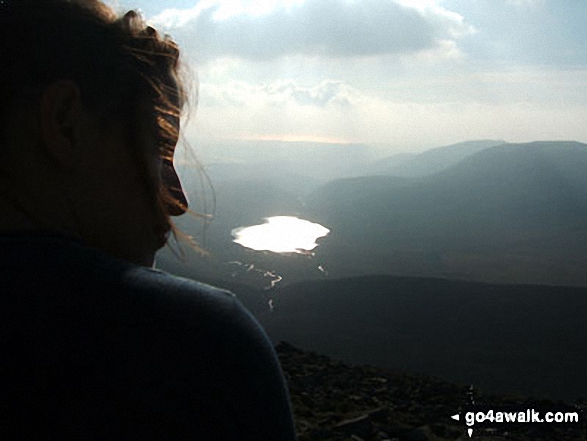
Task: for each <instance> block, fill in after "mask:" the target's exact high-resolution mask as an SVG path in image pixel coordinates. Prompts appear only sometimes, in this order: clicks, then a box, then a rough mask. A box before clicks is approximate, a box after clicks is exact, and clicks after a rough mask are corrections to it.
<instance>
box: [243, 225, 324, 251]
mask: <svg viewBox="0 0 587 441" xmlns="http://www.w3.org/2000/svg"><path fill="white" fill-rule="evenodd" d="M265 220H266V222H265V223H264V224H262V225H253V226H250V227H241V228H235V229H234V230H232V235H233V236H234V242H236V243H238V244H240V245H242V246H243V247H246V248H250V249H253V250H257V251H265V250H266V251H273V252H274V253H306V252H309V251H312V250H313V249H314V248H316V247H317V246H318V244H317V243H316V240H317V239H319V238H320V237H324V236H326V235H327V234H328V233H329V232H330V230H329V229H328V228H326V227H323V226H322V225H320V224H316V223H313V222H310V221H307V220H304V219H299V218H297V217H293V216H274V217H269V218H266V219H265Z"/></svg>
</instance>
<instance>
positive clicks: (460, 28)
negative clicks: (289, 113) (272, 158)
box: [152, 0, 473, 61]
mask: <svg viewBox="0 0 587 441" xmlns="http://www.w3.org/2000/svg"><path fill="white" fill-rule="evenodd" d="M261 5H264V6H261ZM424 6H426V5H424ZM152 21H153V22H155V23H161V24H163V25H164V26H165V27H167V28H170V29H172V32H173V34H174V35H175V36H177V38H178V39H180V40H181V41H182V42H183V43H184V47H185V46H187V47H188V50H189V52H190V53H191V54H192V56H194V57H195V58H196V59H197V60H199V61H204V60H214V59H218V58H223V57H237V58H242V59H250V60H270V59H275V58H278V57H282V56H290V55H304V56H319V57H329V58H348V57H364V56H374V55H383V54H405V53H418V52H420V51H425V50H430V49H433V48H436V47H439V46H441V45H442V44H444V45H446V42H447V41H449V42H450V41H455V40H456V39H457V38H459V37H461V36H463V35H466V34H469V33H471V32H472V31H473V29H472V28H471V27H470V26H469V25H467V24H466V23H465V22H464V19H463V17H462V16H460V15H459V14H456V13H454V12H450V11H448V10H446V9H443V8H441V7H439V6H437V5H434V4H432V3H430V5H428V6H426V7H422V6H421V5H420V6H418V7H415V6H414V5H413V4H408V3H405V2H403V3H402V2H400V1H399V0H398V1H392V0H362V1H351V0H305V1H301V0H297V1H296V0H288V1H284V0H281V1H278V0H273V1H269V2H258V1H249V2H242V1H236V0H232V1H228V0H225V1H222V2H221V1H218V0H203V1H201V2H199V3H198V4H197V5H196V6H195V7H194V8H192V9H189V10H178V9H169V10H166V11H164V12H162V13H161V14H159V15H158V16H157V17H155V18H154V19H153V20H152Z"/></svg>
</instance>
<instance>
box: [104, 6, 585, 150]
mask: <svg viewBox="0 0 587 441" xmlns="http://www.w3.org/2000/svg"><path fill="white" fill-rule="evenodd" d="M108 3H110V4H115V3H117V4H118V6H119V7H121V8H138V9H140V10H141V11H142V12H143V14H144V16H145V17H146V18H147V20H148V21H149V23H151V24H152V25H154V26H155V27H157V28H158V29H161V30H163V31H164V32H167V33H169V34H170V35H171V36H172V37H173V38H175V39H176V40H177V41H178V42H179V43H180V45H181V47H182V48H183V52H184V61H185V63H186V64H187V65H189V66H190V69H191V70H192V72H193V74H194V76H197V78H198V79H199V92H200V93H199V103H198V106H197V111H196V112H192V116H191V119H190V123H189V124H188V125H187V127H186V133H187V136H188V139H194V136H196V135H195V134H197V136H198V137H199V138H202V139H207V140H212V141H213V140H216V139H218V140H225V139H280V140H317V141H329V142H357V143H379V144H385V145H389V146H390V149H392V150H393V151H421V150H422V149H425V148H429V147H435V146H440V145H445V144H450V143H454V142H459V141H465V140H470V139H505V140H507V141H511V142H526V141H534V140H553V139H557V140H558V139H565V140H577V141H581V142H587V26H585V18H586V17H587V2H586V1H585V0H200V1H197V0H166V1H165V2H162V1H160V0H136V1H131V0H118V1H117V2H115V0H111V1H109V2H108Z"/></svg>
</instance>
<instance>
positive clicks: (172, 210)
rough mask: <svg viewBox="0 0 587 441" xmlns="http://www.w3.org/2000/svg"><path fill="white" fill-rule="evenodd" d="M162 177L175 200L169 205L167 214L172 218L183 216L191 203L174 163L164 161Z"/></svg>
mask: <svg viewBox="0 0 587 441" xmlns="http://www.w3.org/2000/svg"><path fill="white" fill-rule="evenodd" d="M161 177H162V180H163V184H164V185H165V186H166V187H167V190H168V191H169V194H170V196H171V198H172V199H173V202H170V203H168V204H167V207H166V208H167V212H168V213H169V215H170V216H181V215H182V214H184V213H185V212H186V211H187V210H188V207H189V203H188V199H187V196H186V195H185V193H184V191H183V187H182V186H181V181H180V179H179V176H178V175H177V171H176V170H175V167H174V166H173V162H172V161H170V160H164V161H163V168H162V170H161Z"/></svg>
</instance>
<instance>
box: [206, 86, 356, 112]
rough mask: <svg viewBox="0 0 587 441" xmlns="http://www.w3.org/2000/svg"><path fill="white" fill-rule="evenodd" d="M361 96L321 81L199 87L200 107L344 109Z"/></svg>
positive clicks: (345, 88)
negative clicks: (314, 82) (299, 83)
mask: <svg viewBox="0 0 587 441" xmlns="http://www.w3.org/2000/svg"><path fill="white" fill-rule="evenodd" d="M361 99H362V95H361V93H360V92H359V91H357V90H356V89H354V88H353V87H351V86H349V85H347V84H345V83H343V82H341V81H330V80H326V81H322V82H320V83H318V84H315V85H313V86H301V85H298V84H296V82H295V81H282V80H280V81H274V82H272V83H269V84H265V85H260V86H258V85H252V84H248V83H244V82H242V81H230V82H228V83H225V84H221V85H218V84H207V83H203V84H202V85H201V87H200V105H201V106H202V107H240V108H243V107H249V108H250V107H256V108H259V107H282V108H283V107H286V106H292V105H293V106H301V107H316V108H327V107H328V108H345V107H349V108H350V107H352V106H353V105H355V104H356V103H358V102H359V101H361Z"/></svg>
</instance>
